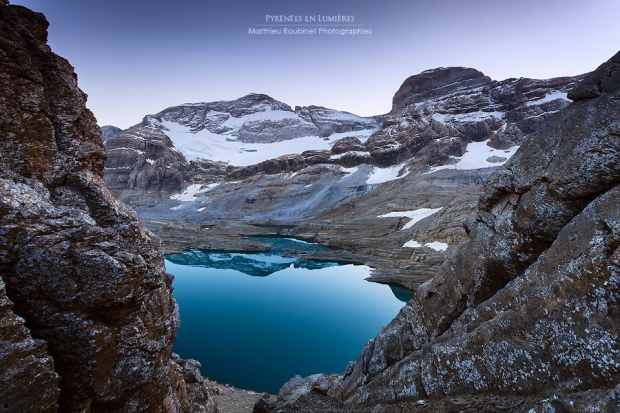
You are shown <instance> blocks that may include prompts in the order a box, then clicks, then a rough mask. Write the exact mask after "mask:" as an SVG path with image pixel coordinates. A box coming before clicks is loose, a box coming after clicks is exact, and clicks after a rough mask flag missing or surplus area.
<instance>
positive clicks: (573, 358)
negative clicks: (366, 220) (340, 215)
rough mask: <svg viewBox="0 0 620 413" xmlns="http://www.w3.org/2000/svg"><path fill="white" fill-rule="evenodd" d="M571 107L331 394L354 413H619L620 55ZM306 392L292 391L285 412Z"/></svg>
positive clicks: (505, 178) (513, 164) (502, 173)
mask: <svg viewBox="0 0 620 413" xmlns="http://www.w3.org/2000/svg"><path fill="white" fill-rule="evenodd" d="M568 97H569V98H570V99H573V100H574V103H572V104H571V105H569V106H568V107H566V108H565V109H563V110H561V111H559V112H558V114H557V115H556V117H555V119H554V120H553V121H552V122H550V123H549V125H548V126H547V127H546V128H545V129H544V130H542V131H539V132H537V133H535V134H534V135H533V136H532V138H531V139H530V140H529V141H528V142H527V143H525V144H524V145H523V146H522V147H521V148H520V150H519V151H518V152H517V153H516V155H515V156H514V157H513V158H512V159H511V160H510V161H509V162H508V163H507V164H506V165H505V167H503V168H502V169H500V170H499V171H497V172H496V173H494V174H493V175H491V176H490V177H489V179H488V181H487V182H486V184H485V186H484V192H483V194H482V195H481V197H480V200H479V204H478V208H477V211H476V214H475V215H474V216H472V217H471V218H470V219H469V220H468V221H467V223H466V226H467V231H468V234H469V237H468V240H467V241H466V242H465V243H463V244H462V245H461V246H460V247H459V248H458V249H457V250H456V251H455V252H454V254H453V255H452V256H451V257H450V258H449V259H448V260H446V262H445V263H444V264H443V265H442V266H441V268H440V270H439V272H438V274H437V275H436V276H435V277H434V278H433V279H431V280H429V281H428V282H426V283H424V284H423V285H422V286H420V288H418V290H417V291H416V294H415V296H414V298H413V299H412V300H411V301H410V302H409V303H408V304H407V305H406V306H405V307H404V308H403V309H402V310H401V312H400V313H399V315H398V316H397V317H396V318H395V319H394V320H393V321H392V322H391V323H390V324H389V325H388V326H386V327H385V328H384V329H383V330H382V331H381V332H380V333H379V335H378V336H377V337H376V338H375V339H374V340H371V341H369V342H368V343H367V344H366V346H365V347H364V350H363V351H362V353H361V354H360V356H359V358H358V360H357V361H356V362H355V363H352V364H350V365H349V367H348V368H347V370H346V372H345V373H344V375H342V376H339V377H330V378H329V380H328V381H329V384H326V385H325V387H328V388H324V389H323V390H322V391H323V392H326V391H328V392H329V393H330V394H331V395H333V396H335V397H337V398H339V399H340V400H343V401H345V404H347V405H349V406H356V405H374V404H377V403H394V402H397V401H402V400H410V401H415V400H418V399H427V398H428V399H431V400H433V399H435V400H436V399H441V398H445V397H456V396H464V395H467V396H471V395H485V394H487V395H488V394H492V395H500V396H510V395H515V396H516V395H519V396H524V395H526V396H540V395H546V396H549V395H555V396H554V397H553V398H551V399H548V400H546V401H545V402H544V403H543V405H541V406H540V407H539V408H537V409H536V410H533V411H536V412H539V411H608V412H611V411H619V410H620V396H619V395H620V384H619V383H620V336H619V335H618V332H619V331H620V326H619V325H618V320H619V318H618V311H619V309H620V295H619V293H618V288H619V286H620V284H619V283H620V232H619V229H620V214H619V212H618V211H619V205H620V186H619V184H620V167H619V165H620V163H619V161H620V52H619V53H618V54H616V55H615V56H614V57H612V58H611V59H610V60H609V61H608V62H606V63H604V64H603V65H601V66H600V67H599V68H598V69H597V70H596V71H595V72H593V73H592V74H590V75H588V76H587V77H586V78H585V79H584V80H583V81H582V82H581V83H580V84H579V85H578V86H577V87H576V88H575V89H574V90H573V91H572V92H570V93H569V94H568ZM313 380H314V381H315V382H320V381H321V380H327V378H326V377H324V378H321V377H315V378H313ZM304 386H305V387H304ZM308 386H309V382H308V381H307V380H306V381H303V380H300V379H293V380H292V381H291V383H290V385H288V386H285V388H283V394H282V395H281V396H282V397H280V399H279V402H278V403H277V404H279V408H280V409H281V408H283V407H284V405H285V404H286V402H285V399H286V398H287V397H288V398H289V399H288V400H289V402H290V397H291V395H300V394H304V392H305V393H306V394H308V393H309V391H310V388H309V387H308ZM284 411H286V410H284Z"/></svg>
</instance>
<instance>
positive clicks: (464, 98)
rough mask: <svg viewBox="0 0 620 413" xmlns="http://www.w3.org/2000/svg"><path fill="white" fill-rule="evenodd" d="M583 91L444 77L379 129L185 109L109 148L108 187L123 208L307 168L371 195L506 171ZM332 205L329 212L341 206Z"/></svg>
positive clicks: (426, 78)
mask: <svg viewBox="0 0 620 413" xmlns="http://www.w3.org/2000/svg"><path fill="white" fill-rule="evenodd" d="M580 79H581V77H579V76H578V77H563V78H555V79H548V80H535V79H525V78H520V79H507V80H504V81H494V80H491V78H489V77H488V76H486V75H484V73H482V72H480V71H478V70H476V69H471V68H463V67H448V68H437V69H432V70H427V71H424V72H422V73H420V74H417V75H413V76H411V77H409V78H408V79H406V80H405V81H404V82H403V84H402V86H401V87H400V88H399V90H398V91H397V92H396V94H395V95H394V99H393V102H392V110H391V111H390V113H388V114H387V115H385V116H377V117H360V116H356V115H354V114H351V113H348V112H342V111H337V110H333V109H328V108H324V107H320V106H307V107H299V106H296V107H295V108H294V109H293V108H291V106H289V105H287V104H285V103H282V102H280V101H278V100H275V99H273V98H271V97H270V96H268V95H265V94H254V93H253V94H249V95H246V96H243V97H241V98H239V99H235V100H231V101H218V102H208V103H187V104H183V105H178V106H173V107H169V108H167V109H164V110H162V111H161V112H159V113H156V114H153V115H147V116H145V117H144V119H143V120H142V122H140V123H138V124H137V125H135V126H133V127H131V128H129V129H128V130H126V131H123V132H121V133H119V134H118V135H116V136H114V137H112V138H110V139H109V140H108V141H107V142H106V148H107V151H108V162H107V164H106V174H105V180H106V184H107V185H108V187H109V188H110V189H111V190H113V191H115V193H116V194H117V195H118V196H119V197H120V198H121V199H126V198H125V197H126V196H130V197H132V198H133V199H136V197H137V198H140V197H147V198H149V197H152V196H153V195H154V194H161V195H166V196H168V195H171V194H174V193H179V192H182V191H184V190H185V189H186V188H188V187H189V186H190V185H192V186H197V187H200V186H201V185H209V184H215V183H225V182H233V181H234V182H243V181H245V180H247V179H251V178H252V177H257V176H263V177H265V176H270V175H278V174H282V173H286V174H293V173H300V172H301V171H304V170H305V169H308V168H312V170H313V171H314V172H313V174H315V175H317V176H322V175H324V174H333V173H336V174H340V176H342V175H343V174H344V175H347V174H351V173H353V172H355V171H357V172H358V174H366V175H365V176H359V177H358V176H356V177H355V182H357V183H358V184H362V187H363V185H377V184H380V183H382V182H385V181H386V180H394V179H396V178H399V177H404V176H406V175H407V174H409V173H413V174H414V175H416V174H421V173H422V174H423V173H432V172H434V171H438V170H441V169H453V170H457V171H458V170H475V169H479V168H488V167H494V166H500V165H502V164H503V163H505V162H506V161H507V160H508V159H509V158H510V156H512V154H514V153H515V151H516V149H517V148H518V147H519V146H520V145H521V144H522V143H523V142H525V141H526V140H527V139H528V137H529V136H530V135H531V134H532V133H533V132H534V131H536V130H539V129H541V128H544V127H545V126H546V125H547V123H548V122H549V121H550V120H551V119H552V118H553V117H554V116H555V113H556V112H557V111H558V110H559V109H561V108H563V107H565V106H566V105H568V104H569V100H568V99H567V96H566V94H567V93H568V91H569V90H570V89H571V88H572V87H573V86H574V85H575V84H576V83H577V82H578V81H579V80H580ZM354 168H358V169H359V170H358V169H354ZM265 179H266V178H265ZM334 179H335V178H334ZM328 181H329V182H331V184H333V183H334V182H335V181H334V180H333V179H328V180H327V181H326V182H328ZM280 185H284V184H280ZM285 186H286V185H285ZM127 191H128V192H127ZM121 192H123V193H124V195H121ZM216 192H217V191H216ZM332 192H333V191H331V192H330V194H331V193H332ZM140 193H141V194H142V195H140ZM147 194H150V195H147ZM326 196H327V195H326ZM330 197H331V198H330V202H324V203H322V204H323V205H324V206H325V207H326V208H328V207H329V206H330V205H334V204H333V203H334V202H335V203H337V202H338V199H339V198H338V197H333V196H332V195H330ZM245 209H248V208H245ZM250 209H251V208H250ZM212 212H213V211H212ZM264 212H265V211H263V213H264ZM250 216H251V214H250Z"/></svg>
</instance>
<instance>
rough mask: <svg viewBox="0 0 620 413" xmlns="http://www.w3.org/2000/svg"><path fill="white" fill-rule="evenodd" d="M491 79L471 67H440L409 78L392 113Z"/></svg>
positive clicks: (398, 96)
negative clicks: (461, 87)
mask: <svg viewBox="0 0 620 413" xmlns="http://www.w3.org/2000/svg"><path fill="white" fill-rule="evenodd" d="M490 81H491V78H490V77H488V76H486V75H485V74H484V73H482V72H481V71H479V70H476V69H472V68H469V67H438V68H435V69H429V70H425V71H423V72H421V73H419V74H417V75H413V76H410V77H408V78H407V79H406V80H405V81H404V82H403V84H402V85H401V87H400V88H399V89H398V91H397V92H396V94H395V95H394V99H393V100H392V111H394V110H398V109H401V108H403V107H405V106H407V105H408V104H410V103H415V102H420V101H422V100H425V99H428V98H429V97H434V96H440V95H443V94H446V93H450V92H452V91H453V90H454V89H455V88H457V87H460V86H471V85H474V84H476V83H487V82H490Z"/></svg>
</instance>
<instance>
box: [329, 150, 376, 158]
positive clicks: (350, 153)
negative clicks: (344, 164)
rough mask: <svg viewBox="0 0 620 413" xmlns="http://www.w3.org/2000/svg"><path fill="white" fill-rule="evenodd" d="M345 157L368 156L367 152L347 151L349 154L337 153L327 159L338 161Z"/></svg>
mask: <svg viewBox="0 0 620 413" xmlns="http://www.w3.org/2000/svg"><path fill="white" fill-rule="evenodd" d="M345 155H357V156H366V155H368V152H362V151H349V152H345V153H339V154H338V155H332V156H330V157H329V159H340V158H342V157H343V156H345Z"/></svg>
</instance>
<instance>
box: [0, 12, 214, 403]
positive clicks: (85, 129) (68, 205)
mask: <svg viewBox="0 0 620 413" xmlns="http://www.w3.org/2000/svg"><path fill="white" fill-rule="evenodd" d="M47 26H48V23H47V21H46V20H45V17H44V16H43V15H42V14H40V13H34V12H32V11H30V10H28V9H26V8H25V7H21V6H9V5H0V32H1V33H2V34H1V35H0V56H1V58H0V114H1V115H0V139H1V140H0V273H1V274H2V276H3V280H4V282H5V283H6V296H5V288H4V286H5V285H4V283H3V284H2V287H3V288H2V291H1V295H0V301H1V302H2V306H1V307H0V320H2V323H3V324H2V325H3V329H2V335H1V336H0V348H2V350H3V351H2V353H1V355H0V362H1V363H2V364H1V365H2V366H3V368H2V376H1V378H0V394H1V395H2V396H1V398H2V402H3V403H2V405H1V406H0V411H3V412H4V411H7V412H9V411H11V412H13V411H20V412H22V411H46V412H47V411H55V410H56V409H57V407H59V408H60V410H62V411H76V412H77V411H90V412H97V411H106V412H112V411H119V412H120V411H123V412H147V411H148V412H190V411H215V410H216V407H215V404H214V402H213V400H212V399H211V398H210V394H209V391H210V390H209V389H208V388H207V387H204V388H203V389H202V391H197V390H196V389H193V387H195V385H194V384H192V386H191V390H190V386H188V385H187V383H186V382H185V381H184V374H185V373H184V369H183V368H182V366H180V365H179V360H178V359H174V358H173V357H172V344H173V341H174V338H175V335H176V331H177V329H178V326H179V314H178V308H177V304H176V302H175V300H174V299H173V298H172V285H171V284H172V276H170V275H169V274H166V272H165V268H164V258H163V248H162V243H161V240H160V239H159V238H157V237H156V236H154V235H153V234H152V233H150V232H149V231H148V230H147V229H145V228H143V227H142V225H141V224H140V221H139V220H138V217H137V215H136V214H135V213H134V212H133V211H132V210H130V209H129V208H128V207H126V206H124V205H123V204H121V203H119V202H117V201H116V200H115V199H114V197H113V196H112V195H111V194H110V192H109V191H108V190H107V188H106V186H105V184H104V182H103V169H104V165H105V162H106V153H105V149H104V146H103V141H102V139H101V131H100V129H99V127H98V126H97V124H96V120H95V118H94V116H93V114H92V113H91V112H90V111H89V110H88V109H86V105H85V104H86V94H84V93H83V92H82V91H81V90H80V89H79V88H78V85H77V75H76V74H75V73H74V71H73V67H71V65H70V64H69V63H68V62H67V61H66V60H65V59H63V58H61V57H59V56H57V55H56V54H54V53H52V52H51V50H50V48H49V46H48V45H47V44H46V41H47ZM9 300H10V301H9ZM11 302H12V303H13V308H12V309H11ZM5 327H6V328H5ZM20 340H21V344H18V342H19V341H20ZM17 345H19V346H21V347H20V348H21V349H22V350H21V351H20V352H19V354H17V353H16V352H15V351H12V350H11V349H15V348H16V347H15V346H17ZM46 346H47V349H46ZM5 349H7V352H5V351H4V350H5ZM11 351H12V352H11ZM5 363H6V364H5ZM19 363H22V366H23V369H22V370H18V369H16V368H15V366H16V365H17V364H19ZM28 363H29V364H28ZM5 365H6V366H7V368H6V369H5V368H4V366H5ZM30 376H33V377H30ZM19 383H24V384H23V385H21V386H19ZM201 383H202V382H201ZM205 386H206V384H205ZM58 388H60V391H58ZM197 393H200V394H202V395H203V396H202V400H201V403H200V404H196V403H194V402H195V401H194V400H192V398H191V395H192V394H197ZM201 409H202V410H201Z"/></svg>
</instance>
